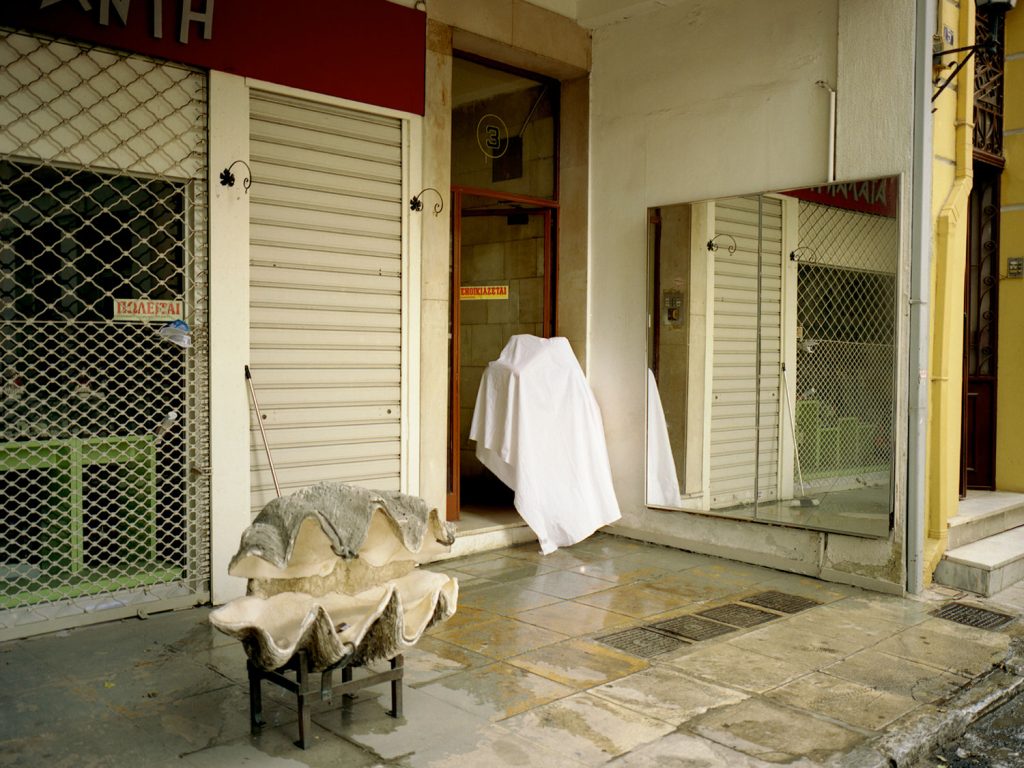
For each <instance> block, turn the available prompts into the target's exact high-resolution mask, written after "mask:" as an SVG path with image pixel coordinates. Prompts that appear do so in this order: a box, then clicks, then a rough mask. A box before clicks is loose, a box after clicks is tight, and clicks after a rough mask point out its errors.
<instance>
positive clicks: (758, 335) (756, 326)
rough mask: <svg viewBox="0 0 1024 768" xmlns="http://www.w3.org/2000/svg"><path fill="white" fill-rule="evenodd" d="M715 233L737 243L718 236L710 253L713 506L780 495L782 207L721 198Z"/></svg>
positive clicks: (766, 200) (768, 200) (753, 200)
mask: <svg viewBox="0 0 1024 768" xmlns="http://www.w3.org/2000/svg"><path fill="white" fill-rule="evenodd" d="M759 222H760V228H759ZM715 235H716V236H722V235H729V236H731V237H732V238H733V239H734V240H735V241H736V246H737V247H736V250H735V252H734V253H729V250H728V248H727V247H725V243H728V241H729V239H728V238H723V239H722V240H720V241H719V243H720V244H721V247H719V249H718V250H717V251H715V252H714V254H713V258H714V280H715V284H714V300H715V304H714V338H713V343H714V347H713V367H712V404H711V478H710V480H711V506H712V507H713V508H722V507H730V506H736V505H739V504H749V503H753V501H754V499H755V494H757V495H758V496H759V498H760V500H761V501H767V500H773V499H775V498H777V495H778V465H779V457H778V441H779V431H778V430H779V423H780V422H779V419H780V411H779V378H780V362H781V328H782V205H781V203H780V202H779V201H778V200H776V199H773V198H770V197H760V198H759V197H758V196H756V195H755V196H749V197H742V198H730V199H727V200H719V201H717V202H716V203H715ZM759 249H760V281H759V279H758V269H759ZM759 282H760V286H759ZM759 288H760V293H759ZM758 366H760V377H758ZM755 466H756V467H758V470H757V471H756V473H755Z"/></svg>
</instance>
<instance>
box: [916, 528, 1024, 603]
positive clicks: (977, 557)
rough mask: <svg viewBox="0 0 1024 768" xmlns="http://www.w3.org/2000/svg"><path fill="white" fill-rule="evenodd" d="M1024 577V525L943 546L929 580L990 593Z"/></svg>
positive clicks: (982, 593)
mask: <svg viewBox="0 0 1024 768" xmlns="http://www.w3.org/2000/svg"><path fill="white" fill-rule="evenodd" d="M1021 579H1024V526H1021V527H1018V528H1014V529H1013V530H1010V531H1003V532H1002V533H997V534H996V535H995V536H988V537H986V538H984V539H980V540H979V541H972V542H971V543H970V544H965V545H963V546H961V547H956V548H954V549H950V550H947V552H946V554H945V555H943V556H942V560H941V561H940V562H939V566H938V568H936V569H935V574H934V576H933V577H932V580H933V581H935V582H936V583H937V584H942V585H944V586H947V587H954V588H955V589H964V590H967V591H968V592H975V593H977V594H979V595H984V596H985V597H991V596H992V595H993V594H995V593H996V592H1000V591H1002V590H1004V589H1006V588H1007V587H1009V586H1011V585H1012V584H1015V583H1017V582H1018V581H1020V580H1021Z"/></svg>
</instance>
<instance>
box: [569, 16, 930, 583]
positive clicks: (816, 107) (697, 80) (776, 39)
mask: <svg viewBox="0 0 1024 768" xmlns="http://www.w3.org/2000/svg"><path fill="white" fill-rule="evenodd" d="M913 13H914V5H913V3H912V2H910V0H899V1H898V2H893V1H892V0H824V1H823V0H776V1H775V2H772V3H751V2H747V1H746V0H715V1H714V2H711V0H693V1H692V2H687V3H683V4H680V5H678V6H676V7H671V8H666V9H664V10H661V11H657V12H652V13H649V14H647V15H644V16H642V17H638V18H636V19H632V20H629V21H625V22H622V23H619V24H614V25H611V26H608V27H603V28H600V29H597V30H596V31H595V32H594V41H593V54H592V55H593V69H592V74H591V92H592V101H591V132H590V136H591V142H592V144H591V152H592V155H591V180H592V183H591V191H590V197H591V212H592V215H591V222H592V224H591V230H590V242H591V251H590V264H591V271H590V275H589V279H590V292H589V293H590V295H589V304H590V312H589V323H590V328H589V350H588V355H589V356H588V365H589V372H590V380H591V384H592V386H593V387H594V390H595V394H596V396H597V399H598V401H599V403H600V405H601V408H602V412H603V415H604V422H605V430H606V434H607V439H608V445H609V452H610V458H611V463H612V467H613V473H614V479H615V488H616V493H617V495H618V499H619V503H620V506H621V508H622V513H623V519H622V521H621V524H619V525H617V526H615V528H613V530H616V529H617V530H620V531H621V532H624V533H629V534H630V535H639V536H641V537H643V538H648V539H651V540H660V541H664V542H665V543H673V544H675V545H677V546H685V547H686V548H689V549H694V550H697V551H706V552H716V553H720V554H728V555H729V556H733V557H738V558H740V559H744V560H748V561H752V562H764V563H768V564H772V565H775V566H776V567H785V568H787V569H791V570H796V571H801V572H806V573H815V574H819V575H823V576H825V577H827V578H834V579H837V580H841V581H847V582H850V583H861V584H869V585H872V586H875V587H876V588H883V589H889V590H894V591H895V590H899V589H901V588H902V586H901V585H902V583H903V567H902V544H901V536H899V535H897V536H895V537H890V538H889V539H886V540H861V539H853V538H851V537H846V536H837V535H831V534H820V533H815V532H811V531H803V530H799V529H790V528H776V527H771V526H765V525H759V524H750V523H741V522H735V521H727V520H721V519H716V518H714V517H710V516H702V515H695V514H691V513H685V512H664V511H658V510H651V509H648V508H646V506H645V505H644V439H645V432H644V413H645V399H644V395H645V390H646V387H645V379H644V376H645V374H644V371H645V367H646V360H645V357H646V355H645V351H646V349H647V343H646V327H645V325H646V323H645V313H644V312H643V311H642V308H643V307H644V303H645V296H646V274H645V272H646V270H645V266H644V264H645V254H646V233H647V228H646V211H647V208H648V207H650V206H654V205H668V204H671V203H676V202H689V201H697V200H704V199H708V198H715V197H722V196H727V195H738V194H746V193H752V192H758V191H764V190H773V189H784V188H787V187H796V186H805V185H812V184H820V183H822V182H824V181H826V178H827V161H828V138H829V136H828V126H829V112H828V93H827V91H826V90H825V89H823V88H821V87H820V86H818V85H816V83H817V82H818V81H824V82H827V83H829V84H830V85H832V86H833V87H836V88H837V90H838V92H839V105H840V107H839V115H840V118H839V129H838V138H839V146H838V148H837V153H836V154H837V158H838V167H839V169H840V173H841V174H842V177H844V178H848V179H852V178H860V177H865V176H874V175H881V174H901V173H909V171H910V169H911V149H912V145H911V142H912V135H911V130H910V129H911V125H912V122H911V118H912V113H911V109H912V104H913V99H912V93H913V92H912V81H911V76H912V72H913V60H912V52H913V30H914V19H913ZM904 70H906V71H904ZM906 210H908V209H905V214H906ZM905 218H906V215H905ZM901 246H902V253H903V258H904V260H905V259H906V255H905V254H906V251H907V248H908V242H907V240H906V238H904V239H902V240H901ZM900 517H902V516H900ZM897 527H899V526H897Z"/></svg>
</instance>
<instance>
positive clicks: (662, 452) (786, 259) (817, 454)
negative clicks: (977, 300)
mask: <svg viewBox="0 0 1024 768" xmlns="http://www.w3.org/2000/svg"><path fill="white" fill-rule="evenodd" d="M898 192H899V190H898V184H897V180H896V179H895V178H884V179H873V180H867V181H859V182H849V183H843V184H833V185H828V186H822V187H814V188H808V189H799V190H789V191H785V192H777V193H758V194H752V195H744V196H740V197H734V198H728V199H719V200H706V201H700V202H695V203H681V204H677V205H668V206H661V207H657V208H652V209H650V210H649V212H648V306H649V312H648V331H649V333H648V370H647V374H646V375H647V504H648V506H651V507H658V508H663V509H685V510H688V511H695V512H704V513H708V514H714V515H719V516H724V517H734V518H742V519H751V520H762V521H766V522H774V523H779V524H783V525H791V526H798V527H804V528H812V529H817V530H828V531H836V532H841V533H848V534H852V535H858V536H869V537H883V536H887V535H888V532H889V529H890V519H891V510H892V474H893V456H894V445H895V431H894V418H893V410H894V402H895V400H894V393H895V384H896V382H895V368H896V358H895V352H896V296H897V284H896V281H897V264H898V260H899V220H898V216H897V210H898Z"/></svg>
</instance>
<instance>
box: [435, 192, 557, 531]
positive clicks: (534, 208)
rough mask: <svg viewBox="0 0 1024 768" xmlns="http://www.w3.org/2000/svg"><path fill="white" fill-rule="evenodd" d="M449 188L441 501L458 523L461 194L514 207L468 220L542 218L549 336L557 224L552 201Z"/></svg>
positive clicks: (552, 327)
mask: <svg viewBox="0 0 1024 768" xmlns="http://www.w3.org/2000/svg"><path fill="white" fill-rule="evenodd" d="M451 190H452V219H453V221H452V257H451V258H452V262H451V286H450V289H449V296H450V297H451V299H450V302H451V309H450V314H449V317H450V319H449V327H450V328H451V333H450V339H449V345H448V373H449V379H448V462H447V474H448V488H447V498H446V500H445V507H446V509H445V512H446V514H445V516H446V518H447V519H448V520H458V519H459V510H460V508H461V502H462V487H461V486H462V482H461V476H460V475H461V463H462V462H461V450H462V420H461V413H460V408H461V385H460V381H459V379H460V371H461V364H462V349H461V347H462V309H461V305H460V304H461V300H460V298H459V287H460V286H461V285H462V218H463V216H464V215H466V214H465V212H464V211H463V210H462V206H463V200H464V199H465V197H467V196H473V197H483V198H487V199H490V200H495V201H497V202H500V203H510V204H514V205H515V207H514V208H513V207H501V208H493V209H487V210H486V211H480V212H476V213H470V214H469V215H470V216H505V215H508V214H510V213H513V212H515V213H526V214H529V215H530V216H538V215H540V216H543V217H544V288H543V291H544V316H543V317H544V319H543V323H544V333H545V336H547V337H550V336H553V335H554V333H555V320H556V318H555V300H554V299H555V289H556V286H557V284H558V281H557V280H556V270H557V267H556V262H557V259H556V258H555V253H554V247H555V242H556V237H555V236H556V232H555V230H556V228H557V226H558V217H557V213H558V201H557V200H546V199H544V198H540V197H531V196H529V195H517V194H511V193H504V192H499V191H496V190H492V189H478V188H475V187H467V186H462V185H458V184H453V185H452V187H451Z"/></svg>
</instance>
